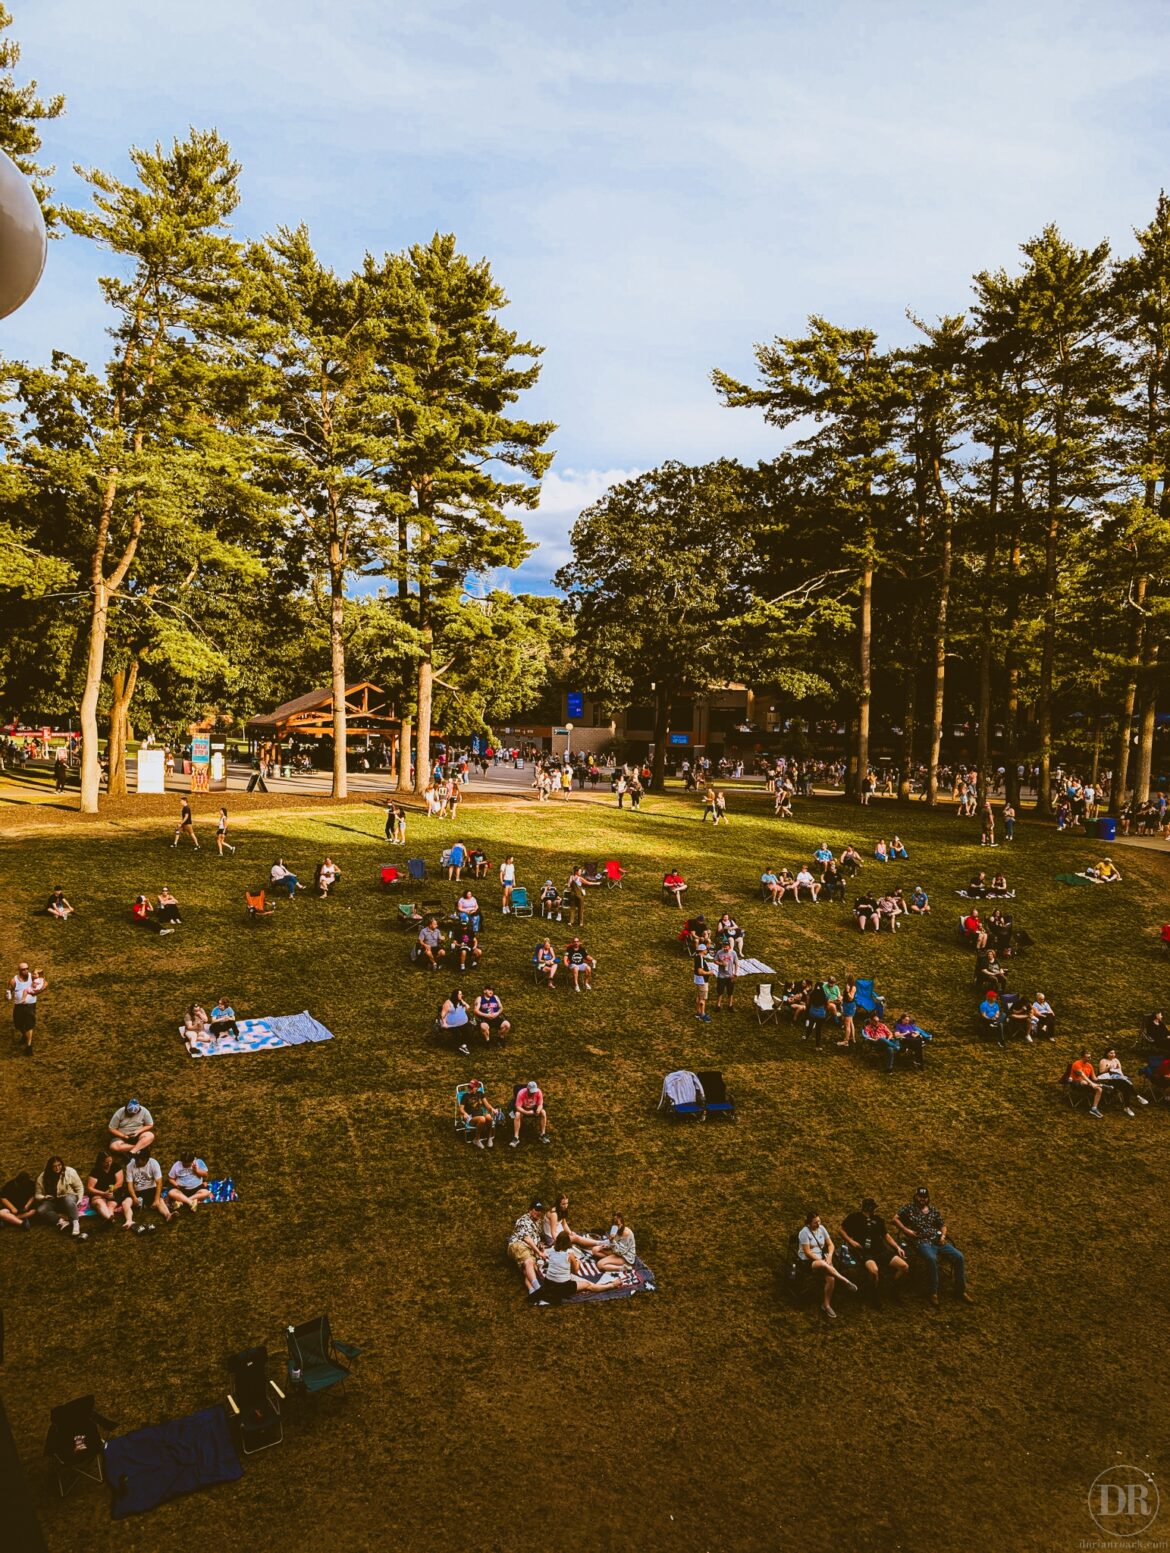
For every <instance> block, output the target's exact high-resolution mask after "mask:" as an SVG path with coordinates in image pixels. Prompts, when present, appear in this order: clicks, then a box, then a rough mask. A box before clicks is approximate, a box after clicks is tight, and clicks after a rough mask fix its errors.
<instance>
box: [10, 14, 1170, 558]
mask: <svg viewBox="0 0 1170 1553" xmlns="http://www.w3.org/2000/svg"><path fill="white" fill-rule="evenodd" d="M8 3H9V5H10V8H11V9H13V10H14V12H15V26H14V29H13V31H14V35H15V36H16V37H17V38H18V39H19V40H20V42H21V43H22V45H23V48H24V57H23V59H22V62H21V70H22V74H23V75H30V74H31V75H35V76H36V77H37V78H38V79H39V80H40V82H41V84H42V86H43V88H44V89H45V90H46V91H55V90H60V91H64V92H65V93H66V95H67V97H68V114H67V117H66V118H65V119H63V120H61V121H60V122H59V123H58V124H56V125H51V126H49V128H48V132H47V134H46V153H47V156H48V157H49V158H50V159H51V160H53V161H55V162H56V163H57V164H58V169H59V172H58V186H59V189H60V192H61V195H62V196H63V197H65V198H66V199H68V198H74V197H77V189H76V180H74V179H73V178H72V176H71V175H70V173H69V168H70V165H71V164H72V163H74V162H82V163H84V164H87V165H96V166H102V167H106V168H109V169H111V170H114V171H118V172H125V171H126V166H127V164H126V148H127V146H128V145H130V144H131V143H133V142H138V143H143V142H152V141H154V140H155V139H158V138H162V139H170V138H171V137H172V136H174V135H175V134H181V133H183V132H184V131H185V129H186V127H187V125H188V124H196V125H199V126H201V127H202V126H210V125H214V126H216V127H218V128H219V129H220V131H221V132H222V133H223V134H224V135H226V137H227V138H228V139H229V140H230V142H231V143H232V146H233V148H234V150H235V152H236V154H237V155H238V157H239V158H240V159H241V161H242V162H243V164H244V173H243V192H244V202H243V206H242V208H241V211H240V213H239V221H238V226H239V230H240V231H241V232H242V233H245V234H248V235H251V234H258V233H262V232H264V231H267V230H270V229H271V228H272V227H273V226H275V225H276V224H278V223H289V224H291V223H295V222H297V221H300V220H304V221H307V222H308V224H309V226H310V228H311V229H312V233H313V236H314V239H315V241H316V244H317V246H318V248H319V250H320V251H321V252H322V253H323V255H324V256H325V257H326V258H327V259H328V260H329V261H330V262H331V263H333V264H334V265H336V266H337V267H338V268H339V269H348V268H351V267H352V266H354V265H355V264H357V263H358V262H359V261H360V258H361V255H362V253H363V251H364V250H365V249H367V248H368V249H371V250H373V251H377V252H380V251H382V250H384V249H397V248H401V247H403V246H405V245H406V244H408V243H410V242H414V241H416V240H419V239H426V238H427V237H429V236H430V234H431V233H432V232H433V231H434V230H436V229H440V230H443V231H454V232H455V233H456V234H457V236H458V238H459V241H460V243H461V245H462V247H463V248H464V249H465V250H466V251H468V252H469V253H471V254H473V255H476V256H479V255H481V254H484V255H487V256H488V257H489V258H490V260H491V262H492V265H493V268H494V270H495V273H496V274H497V276H498V277H499V279H500V280H501V281H502V283H503V284H504V286H505V288H506V290H507V292H508V294H509V296H510V298H511V302H512V306H511V307H510V309H509V312H508V315H507V319H508V322H509V324H510V326H511V327H513V328H515V329H517V330H518V331H520V332H521V334H523V335H525V336H527V337H528V338H531V339H533V340H536V341H538V342H540V343H541V344H543V345H544V346H545V348H546V354H545V366H544V371H543V375H542V380H541V383H540V386H539V388H538V389H537V390H536V391H534V392H533V393H532V394H531V396H530V397H529V400H528V402H527V404H526V405H525V407H524V408H525V413H528V414H530V415H532V416H533V417H534V418H536V417H541V418H545V417H547V418H551V419H554V420H556V421H557V422H558V423H559V428H560V429H559V430H558V432H557V434H556V436H555V438H554V443H555V446H556V449H557V458H556V462H555V464H554V466H553V473H552V475H551V477H550V478H549V480H548V482H547V484H546V490H545V495H544V499H543V500H542V504H541V509H540V511H539V512H538V513H536V514H534V515H532V517H531V518H529V519H526V521H527V522H528V526H529V529H530V532H531V533H532V535H533V537H534V538H535V539H538V540H539V541H540V545H539V548H538V550H537V552H536V554H535V555H534V556H533V557H532V558H531V560H530V561H529V562H527V563H526V565H525V566H524V567H523V568H522V570H521V572H520V573H519V574H514V575H513V580H512V585H513V586H515V587H524V586H528V587H532V586H536V587H541V586H544V585H545V583H546V580H547V578H548V576H549V575H550V574H551V572H552V571H553V570H554V569H555V568H556V566H557V565H558V564H560V562H561V561H562V560H563V559H565V557H566V555H567V534H568V529H569V526H570V525H571V522H572V519H573V517H574V516H575V514H576V512H577V511H579V509H580V507H581V506H582V505H583V504H584V503H585V502H586V501H588V500H590V499H592V498H593V497H595V496H596V495H598V494H599V493H600V492H601V491H602V490H604V489H605V487H606V485H607V484H608V483H610V482H612V481H613V480H615V479H620V478H621V477H622V476H623V474H625V473H628V472H632V471H636V470H641V469H646V468H650V467H652V466H653V465H654V464H656V463H658V462H660V461H662V460H663V459H667V458H679V459H684V460H688V461H701V460H705V459H708V458H713V457H718V456H721V455H729V456H735V457H740V458H744V459H755V458H757V457H763V456H767V455H768V454H769V453H770V452H771V451H772V450H774V448H775V447H776V438H777V433H775V432H774V431H772V430H770V429H769V428H767V427H765V426H764V425H763V423H762V422H761V421H760V420H759V418H758V417H756V416H755V415H754V414H753V413H749V412H746V411H730V410H724V409H721V408H720V406H719V404H718V402H717V400H716V399H715V396H714V394H713V393H712V391H711V388H710V384H709V381H708V373H709V371H710V369H711V367H712V366H714V365H719V366H722V367H724V368H727V369H729V370H731V371H733V372H738V373H741V374H750V373H751V370H752V357H751V351H752V345H753V343H754V342H755V341H757V340H761V339H768V338H771V337H772V336H773V335H776V334H790V333H796V332H798V331H799V330H800V329H801V327H802V323H803V320H804V319H805V317H806V316H807V315H808V314H809V313H812V312H818V313H822V314H825V315H826V316H828V317H830V318H832V319H833V320H834V321H837V322H840V323H842V324H849V325H854V324H868V325H871V326H873V327H876V328H878V329H879V330H880V331H881V333H882V334H883V336H884V337H885V338H886V339H887V340H889V341H895V340H898V339H901V338H904V337H906V336H907V335H908V333H909V326H908V325H907V323H906V321H905V316H904V314H905V309H906V308H907V307H913V308H914V310H915V311H917V312H918V313H920V314H924V315H926V316H930V315H932V314H935V313H939V312H944V311H956V310H958V309H960V308H962V307H963V306H964V305H965V304H966V301H967V298H968V288H969V282H970V276H971V274H972V272H973V271H975V270H977V269H983V268H996V267H999V266H1001V265H1006V266H1011V265H1013V264H1014V263H1015V256H1016V248H1017V245H1018V244H1019V243H1020V242H1022V241H1023V240H1024V239H1025V238H1027V237H1029V236H1030V235H1032V234H1033V233H1035V232H1036V231H1038V230H1039V229H1040V228H1041V227H1042V226H1043V225H1044V224H1045V223H1046V222H1048V221H1055V222H1057V223H1058V224H1059V225H1060V226H1061V227H1062V228H1063V229H1064V231H1065V232H1066V233H1067V234H1068V235H1069V236H1070V237H1072V238H1074V239H1076V240H1078V241H1081V242H1084V243H1088V242H1092V241H1096V240H1098V239H1099V238H1100V237H1102V236H1107V237H1109V238H1110V240H1111V241H1112V242H1113V243H1114V245H1115V246H1116V247H1118V248H1121V249H1124V248H1126V247H1127V246H1128V244H1129V234H1130V232H1131V229H1132V228H1133V227H1134V226H1135V225H1143V224H1144V223H1145V222H1146V221H1147V220H1148V218H1149V215H1150V213H1151V211H1152V208H1153V203H1154V199H1155V197H1156V195H1157V192H1158V189H1159V188H1160V187H1161V186H1162V185H1163V184H1164V183H1165V182H1166V181H1167V149H1168V147H1167V127H1168V124H1170V106H1168V104H1170V92H1168V90H1167V88H1168V85H1170V82H1168V80H1167V75H1168V71H1170V50H1168V48H1167V45H1168V43H1170V8H1168V7H1166V6H1165V5H1163V4H1160V3H1147V0H1114V3H1112V4H1110V5H1107V6H1106V5H1100V4H1097V3H1092V4H1086V3H1080V0H1025V3H1020V0H1015V3H1002V0H933V3H926V0H923V3H919V0H882V3H880V4H875V3H873V0H868V3H862V0H837V3H834V0H801V3H791V0H771V3H767V0H753V3H739V0H724V4H723V5H721V6H712V5H710V4H709V3H701V4H700V3H693V0H671V3H658V0H625V3H620V4H619V3H614V0H590V3H589V4H581V3H577V4H568V3H564V0H540V3H528V0H499V3H497V4H495V5H484V4H482V3H481V4H465V3H462V0H331V3H328V4H326V3H325V0H233V3H230V4H229V3H227V0H200V3H199V4H198V5H182V4H180V3H178V0H35V4H33V3H26V4H22V3H21V0H8ZM98 271H99V263H98V256H96V255H95V254H93V253H91V252H89V251H88V249H87V246H86V245H85V244H82V243H79V242H77V241H75V240H73V239H67V240H66V241H64V242H60V243H56V244H54V246H53V248H52V250H51V252H50V263H49V269H48V272H47V274H46V277H45V280H44V282H43V283H42V286H41V289H40V291H39V292H38V293H37V295H36V296H35V297H34V298H33V300H32V301H31V302H30V303H29V304H28V305H27V306H26V307H25V308H24V309H23V310H22V311H21V312H19V313H17V314H16V315H15V316H14V317H12V318H10V319H8V320H7V321H6V322H5V324H4V330H5V339H4V349H5V351H6V353H7V354H9V355H12V356H25V357H33V358H39V357H44V356H46V355H47V353H48V351H49V349H50V348H52V347H53V346H59V347H62V348H65V349H68V350H71V351H73V352H75V353H77V354H79V355H82V356H86V357H88V358H90V359H93V358H97V357H101V355H102V354H103V350H104V347H103V342H102V337H101V332H100V331H101V328H102V324H103V320H102V309H101V305H100V301H99V298H98V294H97V291H96V287H95V286H94V277H95V276H96V274H97V273H98Z"/></svg>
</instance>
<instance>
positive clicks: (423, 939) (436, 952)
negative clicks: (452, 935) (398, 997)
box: [411, 917, 447, 971]
mask: <svg viewBox="0 0 1170 1553" xmlns="http://www.w3.org/2000/svg"><path fill="white" fill-rule="evenodd" d="M446 958H447V951H446V949H445V948H444V947H443V934H442V932H441V931H440V928H439V923H438V919H437V918H436V917H428V918H427V920H426V921H425V922H424V923H423V925H422V927H420V928H419V930H418V938H417V939H416V940H415V944H414V949H413V950H412V951H411V959H412V960H414V961H416V962H417V963H418V964H420V965H429V966H430V968H431V970H432V971H437V970H438V969H439V962H440V960H445V959H446Z"/></svg>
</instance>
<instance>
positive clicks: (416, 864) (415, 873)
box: [406, 857, 427, 884]
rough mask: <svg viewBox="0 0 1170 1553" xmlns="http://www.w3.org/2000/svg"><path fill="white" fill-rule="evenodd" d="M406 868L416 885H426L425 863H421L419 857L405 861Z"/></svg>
mask: <svg viewBox="0 0 1170 1553" xmlns="http://www.w3.org/2000/svg"><path fill="white" fill-rule="evenodd" d="M406 866H407V868H408V869H409V870H410V877H411V878H412V879H413V880H414V882H415V883H416V884H425V883H426V881H427V865H426V863H424V862H423V860H422V858H421V857H412V858H409V859H408V860H407V864H406Z"/></svg>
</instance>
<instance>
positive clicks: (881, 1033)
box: [861, 1014, 898, 1073]
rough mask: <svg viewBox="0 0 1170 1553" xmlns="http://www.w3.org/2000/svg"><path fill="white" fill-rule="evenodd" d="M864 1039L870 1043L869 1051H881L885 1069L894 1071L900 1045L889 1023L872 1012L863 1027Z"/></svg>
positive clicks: (862, 1035) (862, 1034)
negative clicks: (896, 1041) (898, 1045)
mask: <svg viewBox="0 0 1170 1553" xmlns="http://www.w3.org/2000/svg"><path fill="white" fill-rule="evenodd" d="M861 1037H862V1040H864V1041H868V1042H869V1043H870V1044H869V1046H868V1047H867V1048H866V1049H867V1050H868V1051H876V1052H879V1053H880V1054H881V1056H882V1059H883V1061H884V1064H885V1071H886V1072H887V1073H892V1072H893V1071H894V1058H895V1057H896V1056H897V1055H898V1047H897V1044H896V1043H895V1041H894V1032H893V1031H892V1030H891V1029H890V1027H889V1025H887V1024H885V1023H884V1021H883V1020H882V1019H881V1018H880V1017H879V1016H878V1015H877V1014H871V1015H870V1016H869V1018H868V1019H867V1020H866V1022H865V1024H864V1025H863V1026H862V1029H861Z"/></svg>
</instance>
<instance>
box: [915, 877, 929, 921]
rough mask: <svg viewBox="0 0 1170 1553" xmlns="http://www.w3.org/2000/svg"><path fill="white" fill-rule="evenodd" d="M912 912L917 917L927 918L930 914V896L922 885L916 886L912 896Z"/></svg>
mask: <svg viewBox="0 0 1170 1553" xmlns="http://www.w3.org/2000/svg"><path fill="white" fill-rule="evenodd" d="M910 910H911V911H912V912H913V913H914V915H915V916H916V917H925V916H927V915H928V914H929V912H930V896H929V895H928V894H927V893H926V891H925V890H924V889H923V888H922V886H921V885H920V884H916V885H915V886H914V892H913V894H912V895H911V896H910Z"/></svg>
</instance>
